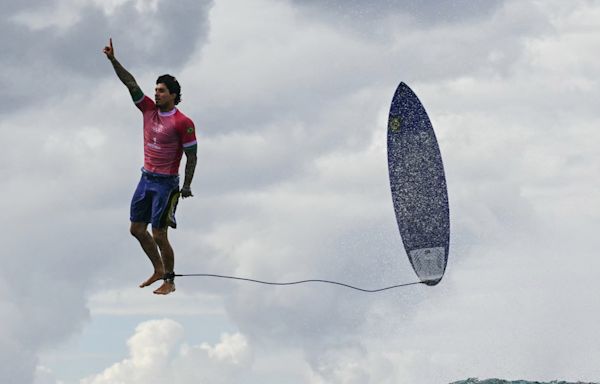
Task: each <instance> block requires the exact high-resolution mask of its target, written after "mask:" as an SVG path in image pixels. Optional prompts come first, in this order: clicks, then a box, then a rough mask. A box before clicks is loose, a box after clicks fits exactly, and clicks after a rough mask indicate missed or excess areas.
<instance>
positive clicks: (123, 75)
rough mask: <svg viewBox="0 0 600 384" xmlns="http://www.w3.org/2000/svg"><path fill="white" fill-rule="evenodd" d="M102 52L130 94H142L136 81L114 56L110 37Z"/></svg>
mask: <svg viewBox="0 0 600 384" xmlns="http://www.w3.org/2000/svg"><path fill="white" fill-rule="evenodd" d="M103 52H104V54H105V55H106V58H107V59H108V60H110V62H111V63H112V66H113V68H114V69H115V73H116V74H117V76H118V77H119V80H121V82H123V84H125V86H126V87H127V89H129V93H131V95H132V96H134V97H136V96H138V95H143V93H142V90H141V89H140V87H139V86H138V85H137V82H136V81H135V78H134V77H133V75H132V74H131V73H129V72H128V71H127V70H126V69H125V68H123V66H122V65H121V63H119V61H118V60H117V59H116V58H115V50H114V48H113V43H112V38H110V39H109V41H108V45H107V46H106V47H104V50H103ZM140 97H141V96H140Z"/></svg>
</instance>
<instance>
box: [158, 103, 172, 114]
mask: <svg viewBox="0 0 600 384" xmlns="http://www.w3.org/2000/svg"><path fill="white" fill-rule="evenodd" d="M174 109H175V104H168V105H164V106H162V107H158V110H159V111H161V112H162V113H167V112H171V111H172V110H174Z"/></svg>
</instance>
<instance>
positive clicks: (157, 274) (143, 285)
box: [140, 272, 165, 288]
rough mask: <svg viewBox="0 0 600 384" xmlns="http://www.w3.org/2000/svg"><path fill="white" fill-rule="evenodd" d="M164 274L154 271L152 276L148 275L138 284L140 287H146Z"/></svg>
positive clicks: (160, 278)
mask: <svg viewBox="0 0 600 384" xmlns="http://www.w3.org/2000/svg"><path fill="white" fill-rule="evenodd" d="M164 275H165V274H164V272H154V274H153V275H152V276H150V278H149V279H148V280H146V281H144V282H143V283H142V284H140V288H144V287H147V286H149V285H152V284H154V283H156V282H157V281H158V280H162V278H163V276H164Z"/></svg>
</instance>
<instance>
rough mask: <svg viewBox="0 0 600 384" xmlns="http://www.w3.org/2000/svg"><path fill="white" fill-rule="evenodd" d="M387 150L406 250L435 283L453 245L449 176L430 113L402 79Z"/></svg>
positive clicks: (415, 266)
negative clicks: (446, 174)
mask: <svg viewBox="0 0 600 384" xmlns="http://www.w3.org/2000/svg"><path fill="white" fill-rule="evenodd" d="M387 149H388V171H389V177H390V189H391V192H392V201H393V204H394V211H395V213H396V221H397V223H398V229H399V231H400V236H401V237H402V242H403V244H404V249H405V251H406V254H407V256H408V259H409V260H410V263H411V265H412V267H413V269H414V271H415V273H416V274H417V276H418V277H419V279H420V280H421V282H423V283H425V284H427V285H436V284H438V283H439V282H440V281H441V279H442V277H443V276H444V272H445V271H446V265H447V263H448V252H449V245H450V211H449V207H448V190H447V186H446V176H445V174H444V165H443V163H442V156H441V153H440V148H439V146H438V142H437V139H436V137H435V133H434V131H433V126H432V125H431V121H430V120H429V116H427V112H426V111H425V108H424V107H423V105H422V104H421V102H420V101H419V98H418V97H417V95H416V94H415V93H414V92H413V91H412V90H411V89H410V88H409V87H408V85H406V84H404V83H403V82H402V83H400V85H398V88H397V89H396V92H395V93H394V97H393V99H392V104H391V107H390V114H389V120H388V127H387Z"/></svg>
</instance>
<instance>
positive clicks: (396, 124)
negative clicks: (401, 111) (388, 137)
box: [388, 116, 402, 132]
mask: <svg viewBox="0 0 600 384" xmlns="http://www.w3.org/2000/svg"><path fill="white" fill-rule="evenodd" d="M401 125H402V120H401V119H400V116H396V117H392V118H390V121H389V123H388V130H389V131H390V132H398V131H399V130H400V126H401Z"/></svg>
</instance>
